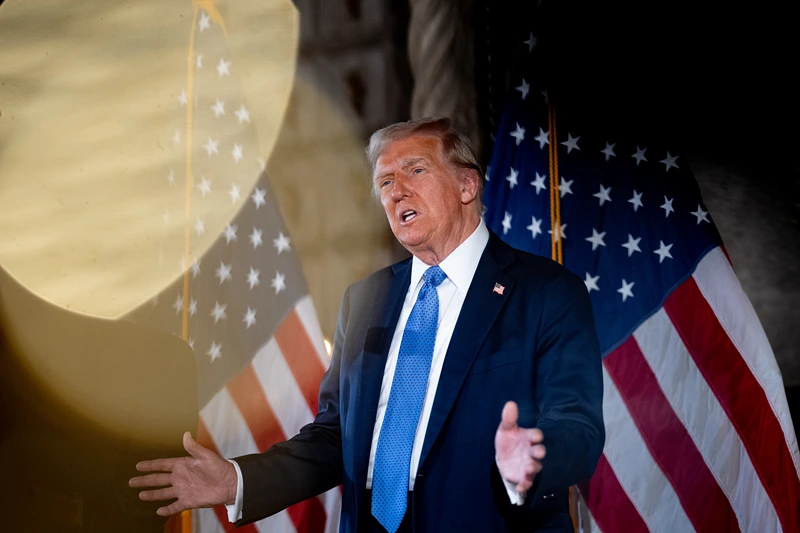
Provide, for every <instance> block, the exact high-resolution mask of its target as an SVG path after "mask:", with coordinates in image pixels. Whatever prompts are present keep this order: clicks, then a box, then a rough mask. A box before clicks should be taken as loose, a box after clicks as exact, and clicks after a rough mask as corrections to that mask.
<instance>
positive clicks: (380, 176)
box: [374, 135, 477, 255]
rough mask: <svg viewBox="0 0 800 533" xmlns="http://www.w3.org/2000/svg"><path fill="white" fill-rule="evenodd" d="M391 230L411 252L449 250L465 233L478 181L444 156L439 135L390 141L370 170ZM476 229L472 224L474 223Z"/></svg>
mask: <svg viewBox="0 0 800 533" xmlns="http://www.w3.org/2000/svg"><path fill="white" fill-rule="evenodd" d="M374 179H375V184H376V187H377V189H378V191H379V193H380V199H381V204H382V205H383V209H384V210H385V211H386V217H387V218H388V219H389V225H390V226H391V228H392V233H394V235H395V237H396V238H397V240H398V241H400V244H402V245H403V246H404V247H405V248H406V249H407V250H409V251H410V252H411V253H417V252H425V251H429V250H433V251H434V253H435V254H436V255H438V254H448V253H450V251H452V250H453V249H454V248H455V246H457V245H458V244H459V243H460V242H461V241H462V240H463V239H464V238H466V237H467V236H468V235H469V233H467V234H466V235H464V231H465V228H466V227H467V226H470V220H468V219H469V218H475V223H477V215H474V216H473V217H470V213H472V212H473V211H474V205H466V204H467V203H469V202H471V201H472V200H473V199H474V198H475V194H476V186H477V184H474V185H475V186H474V187H473V183H471V182H472V181H474V180H470V179H464V177H463V176H459V174H458V171H457V170H456V169H455V168H453V165H451V164H450V162H449V161H448V160H447V158H446V157H445V155H444V153H443V150H442V146H441V141H440V140H439V139H438V138H437V137H432V136H422V135H420V136H412V137H408V138H406V139H401V140H397V141H393V142H391V143H390V144H389V145H388V146H387V147H386V148H385V149H384V151H383V152H382V153H381V155H380V157H378V161H377V163H376V165H375V174H374ZM472 226H473V227H472V228H471V229H474V224H472Z"/></svg>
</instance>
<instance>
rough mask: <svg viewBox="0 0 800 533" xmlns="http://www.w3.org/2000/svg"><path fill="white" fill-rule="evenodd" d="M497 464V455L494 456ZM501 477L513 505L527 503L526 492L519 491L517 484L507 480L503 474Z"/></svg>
mask: <svg viewBox="0 0 800 533" xmlns="http://www.w3.org/2000/svg"><path fill="white" fill-rule="evenodd" d="M494 462H495V464H497V457H495V458H494ZM500 479H502V480H503V485H504V486H505V488H506V492H507V493H508V499H509V501H511V505H522V504H523V503H525V493H524V492H517V484H516V483H511V482H510V481H506V479H505V478H504V477H503V476H502V475H501V476H500Z"/></svg>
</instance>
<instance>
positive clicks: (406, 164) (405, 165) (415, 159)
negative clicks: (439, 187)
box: [400, 157, 426, 168]
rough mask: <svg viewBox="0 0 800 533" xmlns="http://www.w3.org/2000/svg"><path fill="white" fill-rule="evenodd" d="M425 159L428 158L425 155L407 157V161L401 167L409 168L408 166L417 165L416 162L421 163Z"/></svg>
mask: <svg viewBox="0 0 800 533" xmlns="http://www.w3.org/2000/svg"><path fill="white" fill-rule="evenodd" d="M425 160H426V159H425V158H424V157H414V158H412V159H407V160H406V161H405V162H404V163H403V166H401V167H400V168H408V167H413V166H414V165H416V164H417V163H419V162H420V161H425Z"/></svg>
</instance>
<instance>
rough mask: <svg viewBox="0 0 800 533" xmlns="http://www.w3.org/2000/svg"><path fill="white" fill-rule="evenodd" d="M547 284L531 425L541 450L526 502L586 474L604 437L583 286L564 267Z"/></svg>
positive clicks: (536, 501)
mask: <svg viewBox="0 0 800 533" xmlns="http://www.w3.org/2000/svg"><path fill="white" fill-rule="evenodd" d="M547 289H548V290H547V292H546V294H547V296H546V300H545V305H544V311H543V313H542V322H541V326H540V329H539V339H538V343H537V344H538V349H537V353H536V371H535V379H536V404H537V407H538V411H539V417H538V420H537V423H536V427H538V428H539V429H541V430H542V433H544V445H545V448H546V450H547V454H546V456H545V458H544V460H543V462H542V471H541V472H539V474H538V475H537V476H536V479H535V480H534V485H533V487H531V490H530V491H528V495H527V498H526V505H527V506H529V507H536V506H537V505H540V504H543V503H545V502H544V500H546V499H548V498H551V495H553V494H556V493H563V492H564V491H565V490H566V489H567V488H569V487H570V486H571V485H574V484H576V483H578V482H580V481H583V480H586V479H588V478H590V477H591V476H592V474H593V473H594V470H595V468H596V467H597V461H598V460H599V459H600V454H601V453H602V452H603V444H604V442H605V428H604V425H603V374H602V360H601V357H600V346H599V342H598V340H597V331H596V330H595V324H594V315H593V314H592V303H591V300H590V299H589V295H588V293H587V292H586V286H585V285H584V283H583V281H582V280H581V279H580V278H579V277H577V276H575V275H574V274H572V273H569V272H564V273H563V274H562V275H560V276H558V277H557V278H555V279H554V280H553V281H551V282H550V284H549V286H548V288H547Z"/></svg>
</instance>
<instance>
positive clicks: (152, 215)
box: [0, 0, 298, 317]
mask: <svg viewBox="0 0 800 533" xmlns="http://www.w3.org/2000/svg"><path fill="white" fill-rule="evenodd" d="M203 5H206V7H213V8H214V10H215V12H216V13H218V15H215V14H214V10H212V13H211V15H213V17H214V18H217V17H218V16H221V17H222V19H223V20H224V26H223V25H222V24H217V23H215V22H214V21H213V20H212V21H211V22H210V23H207V27H205V28H203V29H202V30H197V33H198V36H199V37H198V43H197V46H196V49H197V53H196V54H195V57H193V58H191V61H193V62H197V63H198V64H200V65H202V69H204V70H202V72H204V73H211V74H212V75H214V76H216V69H217V65H218V63H219V62H220V61H222V60H223V59H224V60H225V61H226V62H229V63H230V69H229V70H230V73H229V74H226V75H228V76H231V77H234V78H235V79H236V81H237V83H236V84H233V85H235V87H236V93H235V94H228V95H225V94H220V95H218V96H217V97H218V98H220V99H223V100H224V99H225V97H226V96H227V97H228V99H229V101H230V100H233V99H234V98H235V99H236V100H237V104H238V102H240V101H242V102H246V105H247V109H248V110H249V114H250V115H249V116H250V117H251V121H252V126H253V127H254V128H255V136H256V141H255V142H256V146H255V147H253V148H252V149H250V147H248V148H247V149H248V151H247V152H246V153H247V155H249V156H250V158H251V159H248V161H250V162H252V165H255V162H254V161H255V158H256V157H259V158H261V159H262V160H264V161H265V160H267V159H268V157H269V155H270V152H271V150H272V148H273V145H274V143H275V140H276V138H277V134H278V131H279V129H280V125H281V120H282V117H283V114H284V111H285V108H286V105H287V101H288V97H289V93H290V90H291V87H292V81H293V77H294V68H295V56H296V51H297V41H298V15H297V13H296V11H295V9H294V7H293V6H292V5H291V3H290V2H289V0H272V1H260V2H235V1H216V2H213V3H212V2H203V3H201V4H200V5H199V7H201V8H202V7H203ZM194 10H195V5H193V4H192V2H189V1H188V0H182V1H173V2H161V1H156V0H137V1H136V2H124V1H118V0H98V1H93V2H74V1H72V0H54V1H44V0H6V2H4V3H3V4H2V6H1V7H0V176H2V180H0V264H2V265H3V266H4V267H5V268H6V269H8V271H9V272H10V273H11V274H12V275H13V276H14V277H15V278H17V279H18V280H19V281H20V283H22V284H23V285H24V286H26V287H28V288H29V289H30V290H32V291H33V292H35V293H36V294H38V295H40V296H42V297H44V298H46V299H48V300H50V301H52V302H54V303H56V304H58V305H60V306H63V307H66V308H69V309H72V310H74V311H78V312H82V313H87V314H92V315H99V316H105V317H118V316H121V315H123V314H125V313H126V312H127V311H129V310H131V309H133V308H134V307H136V306H137V305H139V304H141V303H143V302H145V301H147V300H148V299H149V298H151V297H153V296H154V295H156V294H157V293H158V292H159V291H160V290H161V289H162V288H164V287H165V286H167V285H168V284H169V283H170V282H171V281H173V280H174V279H175V278H176V277H177V276H178V275H180V272H181V264H180V261H179V258H180V255H182V252H183V245H184V228H185V227H186V225H187V223H188V224H190V225H191V224H192V223H194V222H195V220H196V218H201V219H203V220H204V222H205V231H204V232H203V234H202V235H199V236H198V235H194V234H193V235H192V255H193V256H194V257H200V256H202V254H203V253H204V252H205V250H207V249H208V247H209V246H210V245H211V243H212V242H213V240H214V238H215V237H216V236H218V235H219V234H220V232H221V230H222V229H223V228H224V227H225V225H226V224H227V223H228V222H229V221H230V220H231V219H232V218H233V216H234V215H235V213H236V211H237V210H238V208H239V207H240V205H241V202H243V201H246V200H247V198H248V191H249V190H250V188H251V187H252V185H253V183H255V180H256V179H257V178H258V176H259V174H260V172H258V171H255V172H253V171H250V172H246V173H242V175H241V176H238V175H237V176H236V180H237V183H238V184H239V185H240V187H241V191H242V195H241V196H242V200H241V202H239V203H238V204H234V205H232V204H231V202H230V200H228V199H227V197H226V196H225V195H215V196H216V198H218V199H219V200H218V201H216V202H215V201H209V202H204V203H203V204H195V205H193V206H192V213H191V218H190V220H186V218H185V216H184V207H185V194H184V188H185V183H186V181H187V180H186V176H184V174H185V171H184V169H185V167H186V165H185V160H186V149H185V146H183V145H182V144H181V143H183V142H185V141H186V131H185V129H186V107H184V106H185V105H186V104H187V103H188V105H192V104H193V103H195V102H191V101H188V100H192V99H191V98H190V97H186V96H184V98H186V100H187V102H183V98H182V91H185V89H186V87H187V79H186V78H187V59H188V54H189V36H190V32H191V29H192V21H193V15H194ZM200 12H201V13H206V12H205V11H202V9H201V11H200ZM196 29H197V28H196ZM200 37H202V39H200ZM201 55H202V56H203V57H200V56H201ZM198 72H199V71H198ZM220 76H222V74H220ZM195 105H197V104H196V103H195ZM232 105H233V104H232V102H231V103H229V106H232ZM237 107H238V105H237ZM234 111H235V108H233V109H229V110H228V115H231V116H232V115H233V112H234ZM200 112H203V113H210V110H209V109H206V106H203V107H200V108H198V109H197V110H196V114H199V113H200ZM229 118H230V117H229ZM248 126H249V124H248ZM215 134H216V135H220V133H219V128H218V127H217V126H215V125H214V123H213V122H209V121H205V122H202V123H201V122H200V121H195V125H194V131H193V135H194V139H195V143H194V144H195V145H196V146H195V147H194V154H195V155H194V157H195V158H199V157H207V156H206V154H205V151H204V150H203V148H202V145H203V143H205V142H206V140H207V139H208V138H209V137H211V136H214V135H215ZM216 138H219V137H216ZM222 142H223V144H224V142H225V139H224V138H223V139H222ZM220 156H221V157H222V156H225V157H228V158H230V154H229V153H224V154H220ZM246 162H247V161H242V164H240V165H239V167H242V168H243V165H244V164H245V163H246ZM248 168H255V167H254V166H251V167H248ZM170 173H174V178H173V179H174V186H172V187H170V188H165V187H164V186H165V185H166V184H167V180H168V176H169V175H170ZM199 178H200V177H199V176H196V179H197V180H199ZM176 250H177V251H178V252H180V253H179V255H178V256H176V257H174V258H173V257H172V256H171V255H170V253H172V252H173V251H176ZM165 253H166V257H167V259H166V261H165V260H164V259H163V258H164V254H165ZM159 258H161V259H159Z"/></svg>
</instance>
